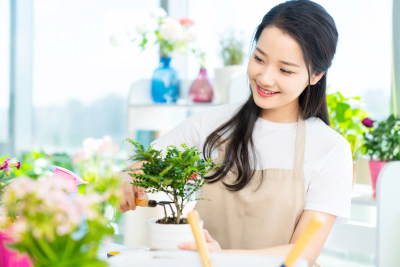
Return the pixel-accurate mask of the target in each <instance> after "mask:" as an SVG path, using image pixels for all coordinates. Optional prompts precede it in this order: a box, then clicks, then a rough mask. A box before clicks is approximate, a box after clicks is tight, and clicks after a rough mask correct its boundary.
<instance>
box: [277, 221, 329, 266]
mask: <svg viewBox="0 0 400 267" xmlns="http://www.w3.org/2000/svg"><path fill="white" fill-rule="evenodd" d="M323 224H324V221H323V220H321V218H318V217H317V216H315V215H314V216H313V217H312V218H311V220H310V222H309V223H308V225H307V228H306V230H304V232H303V233H302V234H301V236H300V237H299V240H297V242H296V244H295V245H294V247H293V249H292V250H291V251H290V253H289V255H288V256H287V258H286V260H285V262H284V263H283V264H282V265H281V267H292V266H293V264H294V263H295V262H296V260H297V259H298V258H299V256H300V254H301V253H302V252H303V250H304V248H305V247H306V246H307V244H308V242H310V240H311V238H312V237H313V236H314V234H315V233H316V232H317V230H318V229H319V228H320V227H321V226H322V225H323Z"/></svg>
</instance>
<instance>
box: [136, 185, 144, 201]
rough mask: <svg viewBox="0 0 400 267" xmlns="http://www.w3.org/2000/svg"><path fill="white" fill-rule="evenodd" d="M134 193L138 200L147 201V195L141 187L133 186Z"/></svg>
mask: <svg viewBox="0 0 400 267" xmlns="http://www.w3.org/2000/svg"><path fill="white" fill-rule="evenodd" d="M135 192H136V197H137V198H138V199H147V194H146V192H145V189H144V188H143V187H139V186H135Z"/></svg>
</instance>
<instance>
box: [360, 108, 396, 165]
mask: <svg viewBox="0 0 400 267" xmlns="http://www.w3.org/2000/svg"><path fill="white" fill-rule="evenodd" d="M370 121H371V120H370ZM373 124H374V123H373ZM373 124H372V125H370V126H372V127H370V130H369V131H366V132H365V133H364V146H363V152H364V154H366V155H368V156H369V157H370V159H371V160H380V161H393V160H400V119H399V118H396V117H394V116H393V115H390V116H389V117H388V118H387V119H386V120H384V121H381V122H378V123H377V124H376V123H375V125H376V126H375V127H373Z"/></svg>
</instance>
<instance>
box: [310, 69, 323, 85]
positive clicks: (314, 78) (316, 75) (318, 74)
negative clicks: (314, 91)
mask: <svg viewBox="0 0 400 267" xmlns="http://www.w3.org/2000/svg"><path fill="white" fill-rule="evenodd" d="M324 75H325V71H322V72H314V74H313V75H312V76H311V80H310V84H311V85H315V84H316V83H317V82H319V80H321V78H322V76H324Z"/></svg>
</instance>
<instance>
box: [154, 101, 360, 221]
mask: <svg viewBox="0 0 400 267" xmlns="http://www.w3.org/2000/svg"><path fill="white" fill-rule="evenodd" d="M242 105H243V103H239V104H226V105H221V106H217V107H213V108H210V109H207V110H205V111H202V112H200V113H197V114H195V115H193V116H192V117H190V118H188V119H187V120H185V121H184V122H182V123H181V124H179V125H178V126H177V127H175V128H174V129H173V130H171V131H170V132H168V133H166V134H165V135H163V136H162V137H160V138H159V139H158V140H156V141H154V142H153V145H154V148H156V149H165V148H166V147H167V146H169V145H174V146H177V147H180V145H181V144H182V143H185V144H186V145H188V146H189V147H192V146H196V147H197V148H198V149H199V151H203V145H204V142H205V140H206V138H207V136H208V135H209V134H210V133H211V132H213V131H214V130H215V129H216V128H218V127H219V126H220V125H222V124H223V123H225V122H227V121H228V120H229V119H230V118H232V116H233V115H234V114H235V112H236V111H237V110H238V109H239V108H240V107H241V106H242ZM296 132H297V123H274V122H270V121H267V120H265V119H262V118H258V119H257V121H256V124H255V127H254V131H253V142H254V147H255V150H256V157H257V166H256V169H268V168H280V169H293V167H294V152H295V141H296ZM304 153H305V154H304V168H303V170H304V177H305V190H306V203H305V207H304V209H305V210H316V211H320V212H325V213H329V214H332V215H335V216H337V220H336V223H343V222H346V221H347V220H348V219H349V217H350V204H351V190H352V177H353V161H352V157H351V149H350V145H349V143H348V142H347V141H346V139H344V138H343V137H342V136H341V135H340V134H338V133H337V132H336V131H334V130H333V129H332V128H330V127H329V126H327V125H326V124H325V123H324V122H323V121H322V120H320V119H319V118H315V117H314V118H309V119H307V120H306V144H305V152H304ZM216 156H217V151H215V153H213V154H212V157H213V158H215V157H216Z"/></svg>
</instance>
